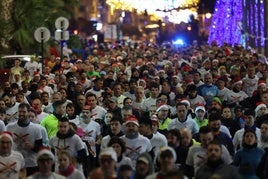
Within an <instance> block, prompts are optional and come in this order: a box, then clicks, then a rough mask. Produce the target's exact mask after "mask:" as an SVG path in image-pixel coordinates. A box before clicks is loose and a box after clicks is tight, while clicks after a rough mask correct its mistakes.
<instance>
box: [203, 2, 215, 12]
mask: <svg viewBox="0 0 268 179" xmlns="http://www.w3.org/2000/svg"><path fill="white" fill-rule="evenodd" d="M215 3H216V0H200V1H199V13H204V12H213V11H214V6H215Z"/></svg>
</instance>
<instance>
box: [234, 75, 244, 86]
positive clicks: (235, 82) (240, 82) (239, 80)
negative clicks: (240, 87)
mask: <svg viewBox="0 0 268 179" xmlns="http://www.w3.org/2000/svg"><path fill="white" fill-rule="evenodd" d="M242 83H243V81H242V80H241V78H240V76H236V77H234V79H233V86H235V85H237V84H242Z"/></svg>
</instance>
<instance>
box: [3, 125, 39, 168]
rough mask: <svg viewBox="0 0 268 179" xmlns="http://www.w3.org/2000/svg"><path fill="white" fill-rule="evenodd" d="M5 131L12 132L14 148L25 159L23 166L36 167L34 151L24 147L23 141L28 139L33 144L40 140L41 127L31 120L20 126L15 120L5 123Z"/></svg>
mask: <svg viewBox="0 0 268 179" xmlns="http://www.w3.org/2000/svg"><path fill="white" fill-rule="evenodd" d="M7 131H10V132H12V133H13V134H14V135H13V136H14V137H13V138H14V150H16V151H19V152H21V154H22V155H23V157H24V159H25V166H26V167H36V166H37V162H36V153H35V152H34V151H32V150H31V149H26V148H25V147H24V143H25V142H26V141H28V142H30V143H31V144H32V145H35V141H37V140H41V139H42V132H41V128H40V127H38V126H37V125H36V124H34V123H32V122H30V124H29V125H28V126H26V127H21V126H19V125H18V123H17V122H14V123H10V124H8V125H7Z"/></svg>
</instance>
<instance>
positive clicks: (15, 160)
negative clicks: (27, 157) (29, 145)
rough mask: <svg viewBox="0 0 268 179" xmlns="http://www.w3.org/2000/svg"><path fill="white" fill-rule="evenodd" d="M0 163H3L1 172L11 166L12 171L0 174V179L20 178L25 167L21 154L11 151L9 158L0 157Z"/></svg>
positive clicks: (0, 168)
mask: <svg viewBox="0 0 268 179" xmlns="http://www.w3.org/2000/svg"><path fill="white" fill-rule="evenodd" d="M0 161H1V163H3V164H1V165H0V170H1V171H2V170H4V169H5V168H7V167H9V166H10V169H7V170H4V171H3V172H1V173H0V178H19V174H20V170H21V169H23V168H24V166H25V161H24V158H23V156H22V154H21V153H19V152H17V151H13V150H11V154H10V155H9V156H0ZM11 166H12V167H11Z"/></svg>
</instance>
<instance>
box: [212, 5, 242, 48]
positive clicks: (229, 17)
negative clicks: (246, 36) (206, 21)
mask: <svg viewBox="0 0 268 179" xmlns="http://www.w3.org/2000/svg"><path fill="white" fill-rule="evenodd" d="M242 16H243V8H242V0H231V1H230V0H217V2H216V6H215V10H214V15H213V18H212V24H211V28H210V35H209V39H208V42H209V43H211V42H212V41H217V43H218V44H219V45H221V44H223V43H224V42H227V43H229V44H232V45H233V44H235V43H240V40H241V31H240V30H239V27H238V22H241V21H242V18H243V17H242Z"/></svg>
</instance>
